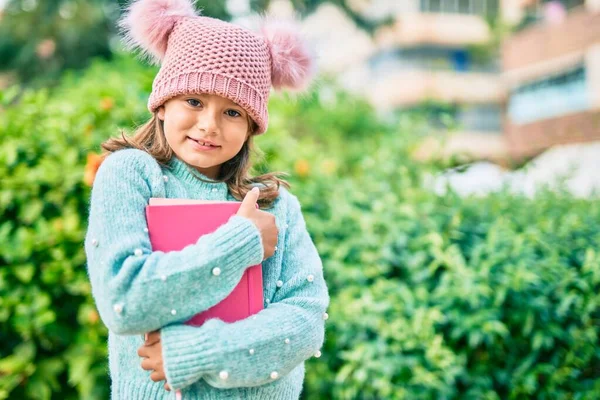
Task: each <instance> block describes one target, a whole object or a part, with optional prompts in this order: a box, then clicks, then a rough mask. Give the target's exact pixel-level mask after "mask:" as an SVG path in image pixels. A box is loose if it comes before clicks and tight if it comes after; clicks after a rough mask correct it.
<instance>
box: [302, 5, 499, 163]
mask: <svg viewBox="0 0 600 400" xmlns="http://www.w3.org/2000/svg"><path fill="white" fill-rule="evenodd" d="M348 3H349V4H350V5H351V6H352V7H353V11H354V12H356V13H357V14H359V15H361V16H362V17H363V18H364V19H366V20H368V21H370V22H373V23H374V25H376V26H378V28H376V29H375V31H374V32H373V35H372V39H371V44H370V46H367V45H365V44H364V43H365V41H364V40H356V41H353V42H354V43H353V44H352V42H350V44H349V45H350V46H352V45H354V46H355V47H354V48H353V49H354V51H350V52H349V53H350V54H354V55H357V56H358V59H355V60H353V62H352V63H343V64H344V66H345V67H344V68H339V69H337V70H335V71H334V72H335V73H336V74H337V75H338V76H339V80H340V81H341V82H342V84H343V85H344V86H345V87H346V88H348V89H350V90H352V91H354V92H355V93H359V94H361V95H364V96H366V97H367V98H368V99H369V100H370V102H371V103H372V104H373V105H374V106H375V107H376V108H377V110H378V111H380V112H381V113H383V114H386V113H387V112H389V111H397V110H400V111H411V110H412V111H415V110H419V111H423V112H424V113H426V115H427V116H428V117H429V121H430V122H431V125H432V126H433V127H434V128H435V127H438V128H440V130H441V131H446V130H447V125H446V123H447V121H448V120H452V121H454V122H455V123H456V124H457V126H458V129H459V132H460V134H457V135H453V136H452V137H451V138H450V139H449V140H450V142H447V143H446V146H447V147H448V148H449V149H452V151H456V150H457V149H458V150H459V151H461V150H463V149H464V150H465V151H466V152H473V151H476V152H477V153H478V155H479V156H481V157H484V158H491V159H495V158H497V157H498V154H499V153H500V154H504V153H505V152H506V147H505V145H504V143H505V141H504V140H503V137H502V135H501V133H502V118H503V117H502V115H503V109H504V106H505V101H506V90H505V87H504V85H503V82H502V76H501V64H500V60H499V56H498V54H497V52H493V51H490V48H491V47H490V46H489V43H490V42H491V41H493V32H492V30H491V27H490V24H489V23H488V19H494V18H496V17H497V16H498V15H499V13H500V12H501V8H500V0H402V1H396V0H353V1H350V2H348ZM328 20H329V21H332V20H333V19H332V18H329V19H328ZM316 25H317V24H314V25H313V26H314V27H316ZM336 25H339V24H336ZM325 26H329V27H331V25H330V24H325ZM331 30H334V29H331ZM336 30H337V29H336ZM340 39H341V40H338V41H337V43H338V45H339V46H340V47H342V46H344V44H343V43H344V42H345V43H346V44H348V41H344V40H343V38H340ZM340 43H342V44H340ZM321 48H323V47H322V46H321ZM327 53H328V54H330V52H329V51H327ZM430 150H432V149H430ZM432 151H433V150H432Z"/></svg>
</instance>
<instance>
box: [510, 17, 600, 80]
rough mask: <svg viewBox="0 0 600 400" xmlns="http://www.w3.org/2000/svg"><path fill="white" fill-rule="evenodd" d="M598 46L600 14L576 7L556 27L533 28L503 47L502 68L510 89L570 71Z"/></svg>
mask: <svg viewBox="0 0 600 400" xmlns="http://www.w3.org/2000/svg"><path fill="white" fill-rule="evenodd" d="M599 42H600V13H593V12H590V11H589V10H588V9H587V8H586V7H583V6H581V7H577V8H575V9H574V10H573V11H572V12H570V13H569V14H568V15H567V17H566V19H565V20H564V21H563V22H562V23H560V24H556V25H552V24H542V23H539V24H536V25H533V26H530V27H529V28H527V29H525V30H523V31H521V32H519V33H517V34H515V35H514V36H512V37H511V38H509V39H508V40H507V41H506V42H505V43H504V45H503V49H502V64H503V66H504V71H505V78H506V80H507V83H508V84H509V85H510V86H512V87H515V86H519V85H520V84H522V83H524V82H527V81H530V80H535V79H537V78H540V77H543V76H546V75H550V74H554V73H557V72H559V71H563V70H565V69H569V68H573V67H574V66H576V65H578V64H580V63H582V62H583V60H584V59H585V54H586V52H587V51H588V49H589V48H590V47H591V46H593V45H594V44H595V43H599Z"/></svg>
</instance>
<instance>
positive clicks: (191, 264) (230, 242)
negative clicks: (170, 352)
mask: <svg viewBox="0 0 600 400" xmlns="http://www.w3.org/2000/svg"><path fill="white" fill-rule="evenodd" d="M153 163H154V164H153ZM162 178H163V176H162V172H161V170H160V168H159V167H158V165H157V164H156V163H155V162H154V160H153V159H152V158H150V156H149V155H148V154H146V153H143V152H141V151H139V150H130V149H127V150H120V151H118V152H115V153H113V154H111V155H110V156H109V157H107V158H106V159H105V160H104V162H103V163H102V164H101V166H100V168H99V170H98V172H97V174H96V178H95V181H94V186H93V188H92V194H91V202H90V213H89V221H88V222H89V223H88V230H87V233H86V238H85V244H84V245H85V252H86V256H87V268H88V274H89V277H90V281H91V285H92V294H93V297H94V299H95V302H96V305H97V308H98V311H99V314H100V317H101V318H102V321H103V322H104V323H105V325H106V326H107V327H108V328H109V329H110V330H111V331H113V332H114V333H117V334H143V333H145V332H150V331H154V330H157V329H160V328H161V327H163V326H165V325H168V324H172V323H176V322H182V321H185V320H187V319H189V318H190V317H192V316H193V315H195V314H196V313H199V312H201V311H204V310H207V309H208V308H210V307H212V306H213V305H215V304H217V303H219V302H220V301H221V300H223V299H224V298H225V297H227V295H228V294H229V293H231V291H232V290H233V289H234V288H235V286H236V285H237V283H238V282H239V281H240V279H241V277H242V275H243V273H244V270H245V269H246V268H247V267H249V266H251V265H255V264H258V263H260V262H261V260H262V257H263V251H264V250H263V247H262V242H261V237H260V233H259V231H258V229H257V228H256V226H255V225H254V223H252V221H250V220H249V219H247V218H243V217H240V216H236V215H234V216H232V217H231V218H230V219H229V221H228V222H227V223H226V224H224V225H223V226H221V227H220V228H219V229H218V230H216V231H215V232H213V233H212V234H208V235H203V236H201V237H200V238H199V239H198V241H197V242H196V243H195V244H192V245H189V246H187V247H185V248H184V249H182V250H181V251H172V252H167V253H165V252H160V251H152V247H151V244H150V239H149V236H148V233H147V230H146V217H145V207H146V205H147V204H148V199H149V198H150V197H152V195H153V190H152V187H153V186H154V187H160V182H161V181H162ZM163 190H164V189H163ZM217 266H219V267H220V269H221V274H220V275H219V276H218V279H217V277H216V276H214V275H213V274H212V270H213V268H214V267H217ZM191 300H193V301H191Z"/></svg>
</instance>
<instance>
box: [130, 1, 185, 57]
mask: <svg viewBox="0 0 600 400" xmlns="http://www.w3.org/2000/svg"><path fill="white" fill-rule="evenodd" d="M193 16H196V12H195V9H194V5H193V3H192V2H190V0H139V1H135V2H133V3H131V4H130V5H129V7H128V9H127V12H126V13H125V14H124V16H123V18H122V19H121V20H120V21H119V26H120V27H121V28H122V29H123V30H124V41H125V44H126V46H127V47H128V48H131V49H135V48H140V49H141V50H142V55H145V56H147V57H148V58H149V59H150V61H151V62H153V63H156V64H158V63H160V61H161V60H162V59H163V57H164V56H165V52H166V51H167V42H168V40H169V35H170V34H171V32H172V31H173V28H174V27H175V23H177V21H178V20H179V19H181V18H183V17H193Z"/></svg>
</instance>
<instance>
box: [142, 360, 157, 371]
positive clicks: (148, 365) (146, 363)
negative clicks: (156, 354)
mask: <svg viewBox="0 0 600 400" xmlns="http://www.w3.org/2000/svg"><path fill="white" fill-rule="evenodd" d="M154 364H155V363H154V362H153V361H152V360H150V359H149V358H144V360H142V369H144V370H146V371H152V370H154V368H155V365H154Z"/></svg>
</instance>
